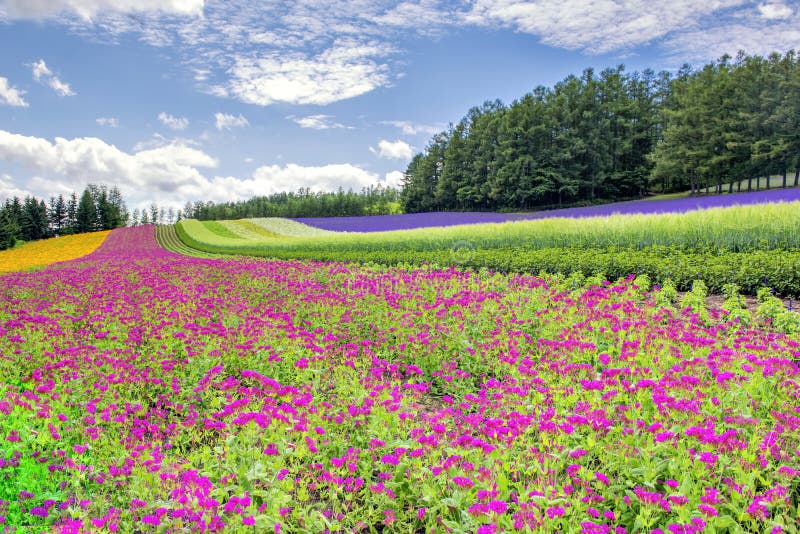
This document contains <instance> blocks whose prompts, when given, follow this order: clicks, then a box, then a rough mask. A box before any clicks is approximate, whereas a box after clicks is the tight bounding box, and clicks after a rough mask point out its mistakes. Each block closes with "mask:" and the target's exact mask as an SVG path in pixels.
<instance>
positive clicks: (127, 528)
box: [0, 226, 800, 533]
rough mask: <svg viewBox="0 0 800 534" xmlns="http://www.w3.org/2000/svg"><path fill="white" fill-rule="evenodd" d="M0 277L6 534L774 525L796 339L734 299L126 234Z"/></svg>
mask: <svg viewBox="0 0 800 534" xmlns="http://www.w3.org/2000/svg"><path fill="white" fill-rule="evenodd" d="M0 280H1V281H2V288H3V289H2V293H0V377H2V378H0V412H2V414H3V416H2V417H0V440H2V443H3V447H2V449H0V450H2V453H1V454H0V527H4V528H5V530H6V531H7V532H153V533H155V532H245V533H246V532H280V533H286V532H403V533H405V532H481V533H490V532H515V531H519V532H531V531H533V532H579V531H582V532H587V533H601V532H614V533H622V532H630V533H633V532H663V533H666V532H671V533H688V532H771V533H778V532H787V533H792V532H797V531H798V527H797V517H798V516H799V515H800V465H799V464H798V460H797V458H798V455H800V364H798V360H799V359H800V343H798V341H797V338H796V337H795V338H792V337H787V336H786V335H784V334H779V333H775V332H773V331H770V328H769V325H768V324H766V323H765V322H764V319H763V317H752V318H750V317H748V316H747V315H746V314H744V313H743V312H742V311H741V310H739V309H737V308H736V306H735V303H736V302H737V297H736V295H735V293H731V295H730V298H729V300H728V301H727V304H726V306H727V307H728V310H729V311H730V314H729V312H726V311H722V310H714V309H711V310H707V309H705V308H704V307H703V304H702V302H703V300H702V298H700V297H701V296H702V292H703V285H702V284H696V285H695V290H694V292H693V293H691V294H689V295H687V296H686V297H683V299H681V300H680V301H677V297H676V294H675V288H674V287H665V288H664V289H662V290H656V289H652V290H651V289H650V287H649V286H650V283H649V280H647V277H646V276H640V277H638V278H636V279H633V278H632V277H629V278H627V279H624V280H619V281H617V282H614V283H608V282H606V281H604V280H602V279H600V278H588V279H584V278H583V276H580V275H577V274H575V275H572V276H569V277H544V278H542V277H537V276H521V275H503V274H497V273H492V272H489V271H484V272H481V273H473V272H464V271H460V270H458V269H456V268H449V269H444V270H441V269H436V268H433V267H430V266H428V267H422V268H410V267H408V268H400V267H379V266H376V267H367V266H361V267H357V266H355V265H347V264H342V263H336V262H309V261H294V260H293V261H278V260H273V261H266V260H262V259H256V258H241V259H223V258H219V259H209V258H193V257H187V256H181V255H177V254H173V253H170V252H167V251H165V250H164V249H162V248H160V247H159V246H158V244H157V242H156V240H155V236H154V232H153V229H152V227H149V226H148V227H139V228H132V229H121V230H115V231H114V232H112V233H111V235H110V236H109V237H108V238H107V239H106V240H105V242H104V243H103V244H102V246H100V248H98V249H97V250H96V251H95V252H94V253H93V254H91V255H90V256H88V257H87V258H84V259H82V260H81V261H80V262H69V263H62V264H59V265H58V266H55V267H53V268H48V269H43V270H40V271H37V272H30V273H11V274H5V275H2V276H1V277H0ZM769 298H770V297H769V296H768V293H766V294H763V295H762V299H763V301H764V306H767V304H769V302H770V300H769ZM688 306H693V309H690V308H689V307H688ZM765 309H766V308H765ZM787 313H791V312H787ZM748 324H749V325H750V326H746V325H748Z"/></svg>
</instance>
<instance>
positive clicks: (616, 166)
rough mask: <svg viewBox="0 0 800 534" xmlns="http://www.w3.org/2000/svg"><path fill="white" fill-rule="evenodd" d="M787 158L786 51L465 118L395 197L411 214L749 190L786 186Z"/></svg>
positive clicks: (526, 101)
mask: <svg viewBox="0 0 800 534" xmlns="http://www.w3.org/2000/svg"><path fill="white" fill-rule="evenodd" d="M799 157H800V62H798V56H797V54H796V53H795V52H794V51H791V52H788V53H786V54H783V55H782V54H778V53H775V54H772V55H770V56H769V57H767V58H764V57H761V56H748V55H745V54H744V53H740V54H739V55H738V56H737V57H736V58H731V57H730V56H724V57H722V58H721V59H720V60H718V61H716V62H712V63H709V64H707V65H705V66H704V67H702V68H701V69H693V68H692V67H690V66H689V65H684V66H683V67H682V68H681V69H679V70H678V71H677V72H675V73H670V72H666V71H664V72H660V73H655V72H654V71H652V70H645V71H643V72H641V73H639V72H633V73H627V72H626V71H625V67H624V66H623V65H620V66H618V67H616V68H612V69H606V70H603V71H602V72H600V73H599V74H598V73H596V72H595V71H594V70H593V69H586V70H584V71H583V73H582V75H581V76H575V75H570V76H568V77H566V78H565V79H564V80H562V81H561V82H559V83H557V84H556V85H555V86H554V87H552V88H547V87H541V86H540V87H537V88H536V89H535V90H534V91H533V92H531V93H529V94H526V95H524V96H523V97H522V98H520V99H519V100H516V101H514V102H513V103H512V104H511V105H509V106H506V105H504V104H503V103H502V102H500V101H492V102H486V103H484V104H483V105H482V106H479V107H474V108H472V109H470V110H469V111H468V113H467V114H466V116H465V117H464V118H463V119H461V120H460V121H459V122H458V123H456V124H451V125H450V127H449V128H448V129H447V130H446V131H443V132H440V133H438V134H436V135H434V136H433V137H432V139H430V141H429V143H428V145H427V146H426V148H425V150H424V151H423V152H422V153H420V154H417V155H416V156H415V157H414V158H413V159H412V161H411V162H410V164H409V165H408V168H407V170H406V172H405V173H404V179H403V185H402V190H401V195H400V197H401V205H402V208H403V211H405V212H406V213H418V212H429V211H449V210H521V209H535V208H544V207H557V206H563V205H568V204H569V205H576V204H590V203H597V202H609V201H616V200H624V199H630V198H638V197H642V196H645V195H646V194H649V193H652V192H659V193H670V192H678V191H690V192H691V193H692V194H699V193H701V192H713V193H721V192H724V191H729V192H732V191H733V190H734V184H735V188H736V189H737V190H743V189H746V190H751V189H752V188H753V186H754V184H755V183H756V180H758V179H759V178H760V177H762V176H770V175H776V174H777V175H782V177H783V178H782V181H781V185H782V186H783V187H786V186H787V185H794V186H797V185H798V178H800V165H798V158H799ZM790 171H792V172H794V177H787V173H789V172H790ZM743 181H744V185H742V184H743Z"/></svg>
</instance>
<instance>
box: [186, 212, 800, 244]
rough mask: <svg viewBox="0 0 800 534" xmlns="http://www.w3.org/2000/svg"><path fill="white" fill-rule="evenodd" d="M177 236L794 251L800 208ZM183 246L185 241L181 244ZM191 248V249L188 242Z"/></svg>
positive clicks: (200, 230) (192, 229)
mask: <svg viewBox="0 0 800 534" xmlns="http://www.w3.org/2000/svg"><path fill="white" fill-rule="evenodd" d="M177 224H178V226H179V227H180V228H181V229H182V232H181V236H182V237H183V236H184V235H191V237H192V239H193V240H194V241H196V242H200V243H203V244H204V245H207V246H218V247H226V248H227V249H228V250H235V249H236V248H243V249H248V250H249V249H252V248H260V249H263V250H265V251H266V250H269V251H273V250H274V251H301V250H307V249H313V250H327V251H355V250H357V251H387V250H414V251H430V250H441V249H448V248H450V247H451V246H453V245H454V244H456V243H461V242H465V241H468V242H470V243H472V244H473V245H474V246H475V247H478V248H482V249H496V248H525V249H541V248H567V247H568V248H573V249H575V248H584V249H586V248H607V247H616V248H632V249H646V248H650V247H658V246H665V247H676V248H680V249H684V250H691V251H700V250H702V251H715V250H728V251H732V252H748V251H753V250H792V249H800V232H797V228H800V202H788V203H775V204H759V205H751V206H735V207H728V208H714V209H709V210H697V211H692V212H688V213H683V214H657V215H612V216H608V217H596V218H587V219H567V218H547V219H541V220H536V221H515V222H507V223H496V224H495V223H493V224H480V225H464V226H452V227H445V228H420V229H414V230H403V231H394V232H372V233H347V234H333V235H328V236H317V237H307V238H301V239H279V240H276V239H271V238H265V239H246V238H243V237H239V236H238V235H237V234H231V233H226V232H225V231H221V230H220V229H219V228H217V229H216V230H215V229H213V228H211V227H209V226H207V225H208V224H214V225H216V226H220V223H218V222H216V223H201V222H199V221H196V220H183V221H180V222H179V223H177ZM187 243H188V242H187ZM188 244H192V243H188Z"/></svg>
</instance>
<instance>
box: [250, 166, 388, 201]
mask: <svg viewBox="0 0 800 534" xmlns="http://www.w3.org/2000/svg"><path fill="white" fill-rule="evenodd" d="M378 181H379V178H378V175H376V174H373V173H371V172H369V171H366V170H364V169H362V168H361V167H357V166H355V165H352V164H349V163H343V164H333V165H322V166H319V167H305V166H302V165H296V164H294V163H289V164H287V165H285V166H283V167H281V166H279V165H266V166H263V167H259V168H258V169H256V171H255V172H254V173H253V178H252V180H245V181H242V184H246V185H245V187H253V188H254V190H255V191H257V193H255V194H270V193H278V192H280V191H296V190H297V189H299V188H301V187H308V188H310V189H311V190H312V191H335V190H336V189H337V188H339V187H342V188H343V189H345V190H347V189H353V190H354V191H359V190H360V189H361V188H362V187H367V186H369V185H373V184H375V183H377V182H378ZM242 184H239V185H238V187H240V188H241V187H242ZM245 190H246V189H245ZM252 194H253V193H251V195H252Z"/></svg>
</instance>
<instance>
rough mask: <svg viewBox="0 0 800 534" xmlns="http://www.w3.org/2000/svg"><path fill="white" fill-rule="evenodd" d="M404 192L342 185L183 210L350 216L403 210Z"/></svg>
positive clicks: (192, 214)
mask: <svg viewBox="0 0 800 534" xmlns="http://www.w3.org/2000/svg"><path fill="white" fill-rule="evenodd" d="M399 202H400V193H399V192H398V191H397V190H396V189H394V188H392V187H384V186H382V185H380V184H379V185H376V186H369V187H364V188H362V189H361V191H359V192H354V191H352V190H348V191H345V190H344V189H343V188H341V187H340V188H339V189H338V190H337V191H335V192H312V191H311V190H310V189H309V188H307V187H306V188H300V189H299V190H298V191H297V192H296V193H295V192H281V193H274V194H272V195H268V196H258V197H253V198H251V199H249V200H244V201H239V202H224V203H219V204H215V203H214V202H211V201H208V202H203V201H198V202H194V203H191V202H189V203H187V204H186V206H185V207H184V208H183V210H182V215H183V217H184V218H186V219H199V220H201V221H207V220H223V219H250V218H256V217H347V216H361V215H389V214H392V213H399Z"/></svg>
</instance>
